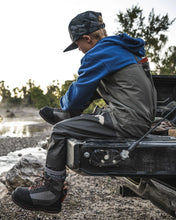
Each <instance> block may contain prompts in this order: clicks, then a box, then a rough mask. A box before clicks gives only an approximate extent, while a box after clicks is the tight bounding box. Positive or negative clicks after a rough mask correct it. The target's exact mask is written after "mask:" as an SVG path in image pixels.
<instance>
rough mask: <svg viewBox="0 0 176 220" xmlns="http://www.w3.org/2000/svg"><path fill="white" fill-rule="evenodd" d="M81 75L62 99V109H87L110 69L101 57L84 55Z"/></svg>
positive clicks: (80, 70) (79, 72) (80, 69)
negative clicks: (100, 82)
mask: <svg viewBox="0 0 176 220" xmlns="http://www.w3.org/2000/svg"><path fill="white" fill-rule="evenodd" d="M78 74H79V77H78V79H77V81H76V82H73V83H72V84H71V86H70V87H69V89H68V91H67V92H66V93H65V95H64V96H63V97H62V98H61V99H60V105H61V108H62V110H64V111H69V110H73V109H85V106H88V104H90V101H91V100H93V99H94V94H95V92H96V89H97V87H98V84H99V81H100V80H101V79H102V78H103V77H104V76H105V75H107V74H108V69H107V67H106V66H105V64H104V63H103V62H101V60H100V59H95V57H93V56H90V55H89V56H86V55H85V56H84V57H83V59H82V64H81V67H80V68H79V71H78Z"/></svg>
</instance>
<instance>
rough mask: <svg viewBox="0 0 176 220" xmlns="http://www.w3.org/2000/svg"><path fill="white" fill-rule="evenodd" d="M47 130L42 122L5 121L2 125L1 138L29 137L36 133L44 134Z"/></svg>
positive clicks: (0, 127)
mask: <svg viewBox="0 0 176 220" xmlns="http://www.w3.org/2000/svg"><path fill="white" fill-rule="evenodd" d="M46 128H47V124H46V123H43V122H42V123H41V121H36V120H34V121H32V120H30V121H25V120H24V121H19V120H13V121H4V122H1V123H0V136H2V137H29V136H31V135H32V134H34V133H36V132H42V131H44V130H45V129H46Z"/></svg>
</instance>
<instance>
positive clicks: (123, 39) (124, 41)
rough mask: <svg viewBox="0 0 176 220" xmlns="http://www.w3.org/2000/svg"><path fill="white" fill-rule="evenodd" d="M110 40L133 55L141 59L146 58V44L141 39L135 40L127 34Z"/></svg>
mask: <svg viewBox="0 0 176 220" xmlns="http://www.w3.org/2000/svg"><path fill="white" fill-rule="evenodd" d="M110 38H112V39H111V40H112V41H113V42H114V43H115V44H118V45H121V46H122V47H123V48H125V49H126V50H128V51H130V52H131V53H133V54H135V55H137V56H140V57H143V56H145V49H144V45H145V42H144V40H142V39H141V38H133V37H130V36H129V35H127V34H125V33H123V34H119V35H117V36H113V37H110Z"/></svg>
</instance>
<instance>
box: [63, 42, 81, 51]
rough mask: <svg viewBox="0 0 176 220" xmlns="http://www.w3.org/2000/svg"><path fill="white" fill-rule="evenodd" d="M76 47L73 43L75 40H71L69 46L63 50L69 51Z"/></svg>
mask: <svg viewBox="0 0 176 220" xmlns="http://www.w3.org/2000/svg"><path fill="white" fill-rule="evenodd" d="M76 48H78V45H77V44H75V42H73V43H72V44H70V46H68V47H67V48H66V49H65V50H64V51H63V52H67V51H70V50H74V49H76Z"/></svg>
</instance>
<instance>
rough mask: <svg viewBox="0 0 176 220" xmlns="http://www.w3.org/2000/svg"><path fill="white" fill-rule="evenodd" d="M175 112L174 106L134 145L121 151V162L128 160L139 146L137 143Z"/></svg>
mask: <svg viewBox="0 0 176 220" xmlns="http://www.w3.org/2000/svg"><path fill="white" fill-rule="evenodd" d="M175 110H176V106H175V107H174V108H173V109H171V111H170V112H168V113H167V114H166V115H165V116H164V117H163V118H162V119H161V120H159V121H158V123H156V125H155V126H154V127H151V128H150V129H149V130H148V131H147V132H146V133H145V134H144V135H143V136H142V137H141V138H139V140H137V141H135V142H134V143H132V144H131V146H130V147H129V148H128V150H122V152H121V153H120V156H121V159H122V160H126V159H127V158H129V154H130V153H131V152H132V151H134V150H135V149H136V148H137V146H138V145H139V143H140V142H141V141H142V140H143V139H144V138H145V137H146V136H147V135H149V134H150V133H151V132H152V131H153V130H154V129H155V128H156V127H158V125H160V124H161V122H163V121H164V120H165V119H166V118H167V117H168V116H169V115H170V114H171V113H172V112H174V111H175Z"/></svg>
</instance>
